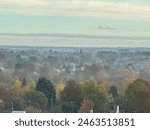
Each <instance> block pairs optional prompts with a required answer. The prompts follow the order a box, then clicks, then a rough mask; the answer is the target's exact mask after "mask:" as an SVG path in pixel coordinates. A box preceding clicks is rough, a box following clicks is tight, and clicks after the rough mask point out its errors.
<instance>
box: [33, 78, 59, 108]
mask: <svg viewBox="0 0 150 130" xmlns="http://www.w3.org/2000/svg"><path fill="white" fill-rule="evenodd" d="M35 89H36V90H37V91H40V92H43V93H44V94H45V96H46V97H47V99H48V106H51V107H53V105H54V104H55V100H56V91H55V88H54V85H53V84H52V83H51V81H50V80H47V79H46V78H39V80H38V82H37V84H36V88H35Z"/></svg>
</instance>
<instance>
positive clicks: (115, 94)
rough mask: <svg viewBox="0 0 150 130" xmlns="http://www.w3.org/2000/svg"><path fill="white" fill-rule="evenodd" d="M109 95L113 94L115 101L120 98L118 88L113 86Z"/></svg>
mask: <svg viewBox="0 0 150 130" xmlns="http://www.w3.org/2000/svg"><path fill="white" fill-rule="evenodd" d="M108 93H109V94H112V97H113V98H114V99H115V98H117V97H118V90H117V88H116V86H111V87H110V88H109V91H108Z"/></svg>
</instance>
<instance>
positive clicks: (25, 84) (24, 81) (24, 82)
mask: <svg viewBox="0 0 150 130" xmlns="http://www.w3.org/2000/svg"><path fill="white" fill-rule="evenodd" d="M21 86H23V87H25V86H27V81H26V78H25V77H24V78H23V80H22V85H21Z"/></svg>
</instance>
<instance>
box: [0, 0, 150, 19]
mask: <svg viewBox="0 0 150 130" xmlns="http://www.w3.org/2000/svg"><path fill="white" fill-rule="evenodd" d="M118 1H119V0H118ZM0 14H24V15H37V16H87V17H98V18H113V19H137V20H139V19H141V20H150V5H146V4H135V3H131V2H111V1H107V0H105V1H104V0H11V1H10V0H0Z"/></svg>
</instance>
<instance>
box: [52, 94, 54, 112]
mask: <svg viewBox="0 0 150 130" xmlns="http://www.w3.org/2000/svg"><path fill="white" fill-rule="evenodd" d="M51 95H52V97H51V110H52V109H53V105H54V104H53V100H54V99H53V98H54V95H53V93H52V94H51Z"/></svg>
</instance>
